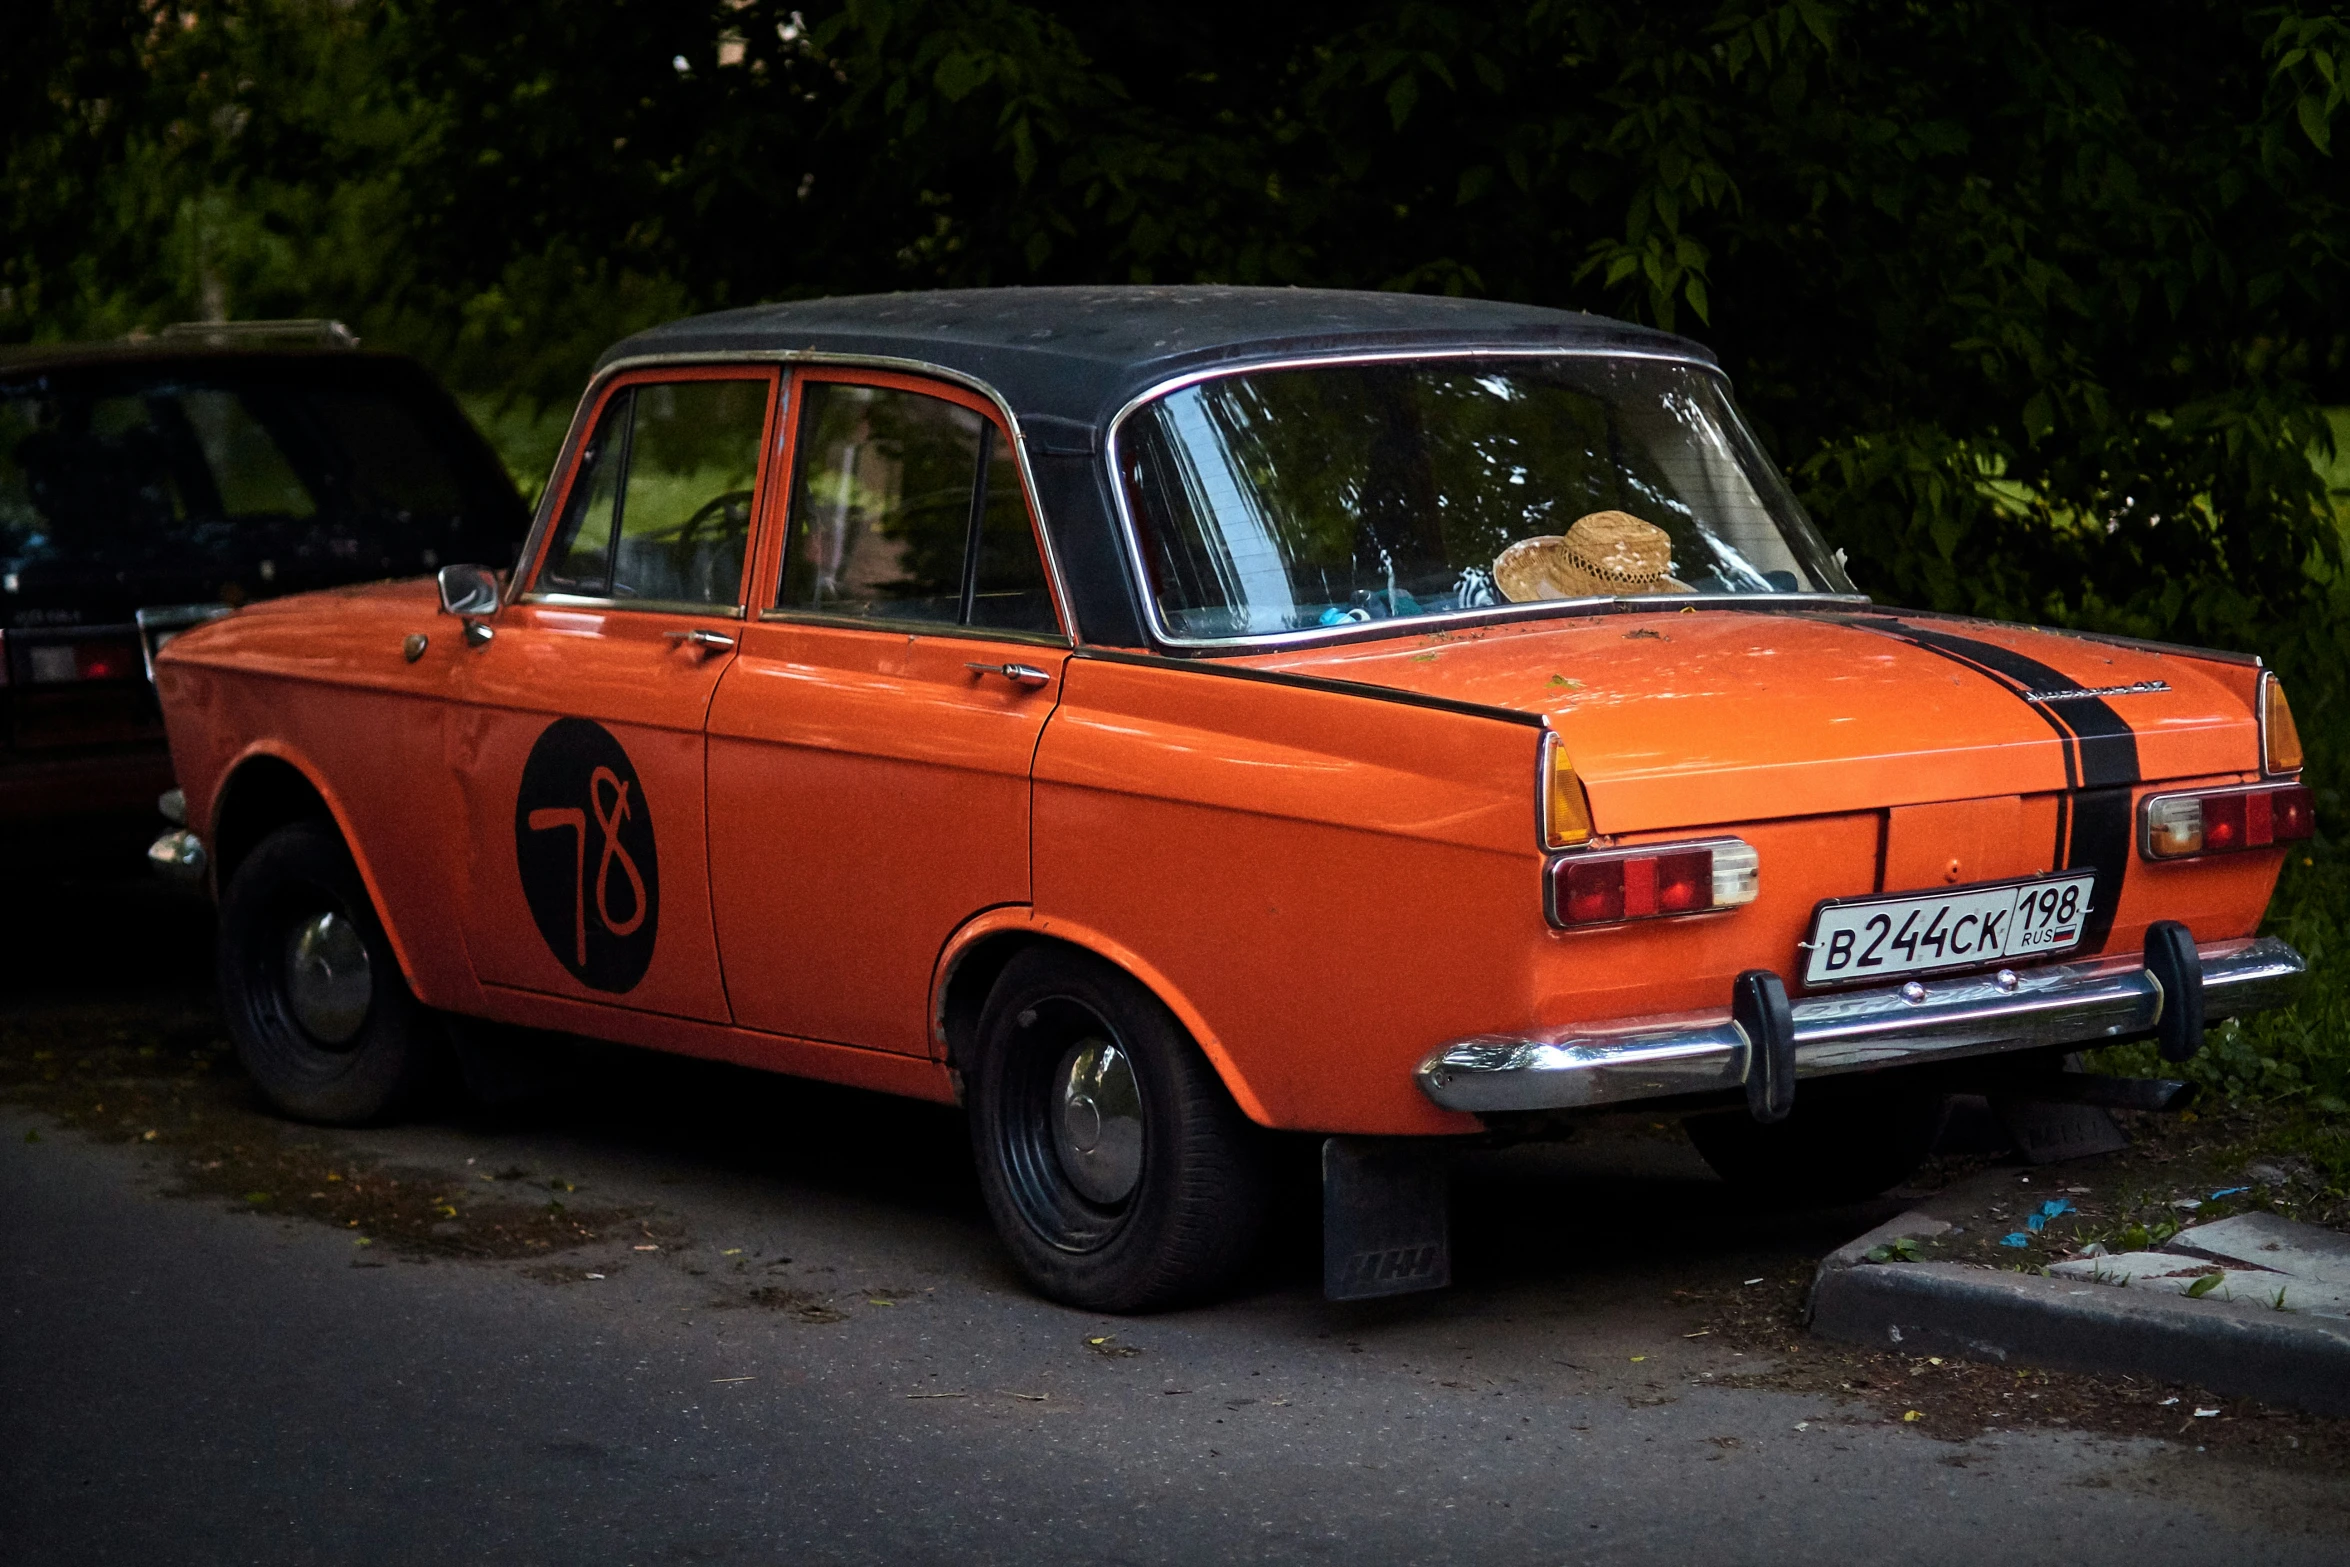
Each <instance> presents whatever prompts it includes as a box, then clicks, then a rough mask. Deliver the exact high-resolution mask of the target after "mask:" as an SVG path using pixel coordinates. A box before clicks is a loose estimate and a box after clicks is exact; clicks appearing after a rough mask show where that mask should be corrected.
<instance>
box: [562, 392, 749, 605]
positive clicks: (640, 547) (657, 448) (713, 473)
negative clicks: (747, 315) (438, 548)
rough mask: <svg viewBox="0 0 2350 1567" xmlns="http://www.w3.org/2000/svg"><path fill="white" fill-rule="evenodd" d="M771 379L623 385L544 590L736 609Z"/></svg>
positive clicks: (587, 463)
mask: <svg viewBox="0 0 2350 1567" xmlns="http://www.w3.org/2000/svg"><path fill="white" fill-rule="evenodd" d="M767 392H768V383H767V382H766V381H765V380H757V381H664V382H652V383H648V384H646V385H641V386H631V387H623V388H622V389H621V390H620V391H619V392H618V393H616V394H614V396H613V397H612V399H611V400H610V401H609V402H608V403H607V404H606V405H605V407H604V413H603V416H602V417H601V418H600V419H599V420H598V421H597V423H596V430H595V434H594V436H593V438H592V439H590V441H589V442H588V445H587V448H586V450H585V451H583V452H582V453H581V454H580V461H579V476H578V477H577V478H576V479H574V480H573V481H572V486H571V499H570V501H569V503H568V504H567V505H566V506H565V508H564V512H563V520H562V523H561V524H560V525H559V526H558V527H557V528H556V530H555V538H554V541H553V543H552V544H551V545H550V546H549V548H548V552H547V564H546V567H545V569H544V570H542V571H541V572H540V573H539V579H538V584H537V586H538V591H540V592H542V593H563V594H573V595H577V596H580V597H584V598H599V599H607V598H608V599H618V600H621V601H623V602H630V601H633V602H638V603H647V604H734V603H737V602H739V601H740V599H741V595H742V573H743V552H744V550H745V549H746V548H747V547H748V546H749V543H750V536H751V501H752V489H753V484H754V481H755V480H756V479H757V477H758V472H759V439H760V435H761V433H762V432H763V431H764V430H765V428H766V422H767Z"/></svg>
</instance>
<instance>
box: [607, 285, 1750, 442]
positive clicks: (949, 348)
mask: <svg viewBox="0 0 2350 1567" xmlns="http://www.w3.org/2000/svg"><path fill="white" fill-rule="evenodd" d="M1546 347H1557V348H1568V349H1586V350H1588V349H1602V350H1607V349H1613V350H1617V351H1620V352H1631V353H1643V352H1645V353H1652V354H1669V355H1671V356H1673V357H1675V358H1688V359H1695V360H1699V361H1701V362H1704V363H1712V362H1713V355H1712V354H1710V353H1709V352H1707V351H1706V350H1705V349H1703V348H1701V347H1699V346H1698V345H1697V344H1695V343H1692V342H1690V341H1688V340H1687V339H1686V338H1679V337H1674V336H1672V335H1670V334H1668V333H1664V332H1656V331H1651V330H1649V329H1647V328H1645V327H1637V326H1631V325H1628V324H1626V323H1624V322H1621V321H1611V320H1608V319H1607V318H1606V317H1604V316H1593V315H1585V314H1583V313H1581V312H1578V311H1567V310H1550V309H1545V308H1543V307H1542V306H1539V305H1514V304H1507V303H1504V302H1501V301H1497V300H1489V299H1454V298H1449V297H1445V296H1442V295H1433V294H1381V293H1370V292H1361V291H1348V290H1341V289H1320V288H1225V287H1219V286H1210V285H1190V286H1183V287H1164V288H1162V287H1140V286H1131V287H1088V288H977V289H960V290H938V291H933V292H928V293H908V294H860V295H850V296H845V297H842V298H837V299H811V300H801V301H795V302H792V303H787V304H774V305H752V306H748V307H746V308H744V309H740V310H722V311H719V312H716V313H715V314H712V315H704V316H689V317H687V318H686V319H684V320H682V321H672V322H670V323H668V324H667V325H665V326H657V327H654V328H652V329H651V330H649V331H645V332H639V333H637V334H636V335H635V336H634V337H629V338H624V339H623V340H621V341H620V342H618V343H616V344H614V345H613V346H612V348H611V349H609V350H608V351H607V352H606V353H605V355H604V357H603V359H602V361H601V362H600V363H599V365H598V368H599V369H601V368H602V367H603V365H608V364H611V363H614V362H615V361H618V360H622V359H634V358H638V357H641V356H647V355H700V354H742V353H778V352H792V351H799V352H816V353H834V354H847V355H869V356H875V357H887V358H895V359H911V360H919V361H922V362H924V363H927V364H934V365H938V366H941V367H943V368H945V369H949V370H954V371H957V372H959V373H961V374H963V375H966V376H970V377H972V378H974V379H976V380H979V381H982V382H984V383H986V384H987V385H989V386H992V387H994V388H995V389H996V390H997V391H999V392H1001V393H1002V394H1003V396H1004V398H1005V400H1006V401H1007V402H1009V403H1010V404H1011V405H1012V411H1013V413H1014V414H1015V415H1017V416H1019V417H1020V418H1022V419H1027V418H1030V417H1033V416H1042V417H1045V418H1048V419H1066V420H1072V421H1076V422H1079V423H1084V424H1090V425H1095V426H1097V427H1098V426H1101V425H1105V424H1107V423H1108V421H1109V419H1110V417H1111V416H1112V415H1113V414H1115V413H1116V412H1117V411H1118V409H1120V408H1121V407H1123V406H1125V404H1126V403H1128V402H1129V401H1131V400H1132V399H1133V398H1134V397H1135V396H1136V395H1138V394H1139V393H1141V392H1143V391H1146V390H1148V389H1149V388H1150V387H1152V386H1154V385H1157V384H1158V383H1160V382H1162V381H1166V380H1168V379H1171V378H1173V377H1176V376H1180V375H1183V374H1185V373H1187V372H1189V371H1193V370H1198V369H1204V368H1209V367H1213V366H1216V365H1220V364H1237V363H1247V362H1250V361H1262V360H1267V359H1283V358H1289V357H1292V356H1298V357H1311V356H1318V355H1323V354H1334V353H1349V352H1362V353H1378V352H1383V351H1389V350H1404V351H1409V350H1413V349H1446V350H1458V349H1462V348H1497V349H1518V350H1523V349H1528V348H1546Z"/></svg>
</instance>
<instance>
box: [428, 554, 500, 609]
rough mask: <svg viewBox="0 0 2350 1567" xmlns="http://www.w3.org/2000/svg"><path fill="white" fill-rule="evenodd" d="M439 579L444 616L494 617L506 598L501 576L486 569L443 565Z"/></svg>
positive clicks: (485, 567) (484, 567)
mask: <svg viewBox="0 0 2350 1567" xmlns="http://www.w3.org/2000/svg"><path fill="white" fill-rule="evenodd" d="M440 580H441V613H442V614H444V615H468V616H489V615H495V614H496V613H497V612H498V605H499V603H500V602H501V601H502V600H503V599H504V598H505V593H504V591H503V590H502V589H501V588H500V587H499V586H498V574H497V573H496V572H494V571H492V570H491V569H490V568H489V567H487V566H443V567H442V568H441V579H440Z"/></svg>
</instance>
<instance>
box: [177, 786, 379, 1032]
mask: <svg viewBox="0 0 2350 1567" xmlns="http://www.w3.org/2000/svg"><path fill="white" fill-rule="evenodd" d="M302 821H323V822H325V823H327V824H328V825H329V826H331V827H332V828H333V829H334V831H335V836H336V837H338V838H340V839H341V840H342V843H343V848H344V849H345V850H346V851H347V852H348V853H349V854H350V856H351V863H352V864H354V865H356V866H357V867H358V868H359V881H360V884H361V885H362V886H364V887H365V888H366V889H367V900H368V902H369V903H370V904H372V905H373V906H374V908H375V917H376V920H377V922H378V923H379V924H381V925H382V926H383V931H384V937H385V939H386V940H388V941H389V942H390V943H391V945H392V952H393V954H394V955H395V956H397V957H398V958H399V960H400V970H401V974H402V976H403V977H404V978H405V979H406V980H407V981H408V983H409V986H410V988H411V989H413V988H414V987H415V983H416V967H415V965H414V963H412V962H411V961H410V958H409V952H408V945H407V943H406V942H405V941H403V940H402V939H401V936H400V930H399V927H398V926H397V925H396V924H394V923H393V921H392V919H391V916H390V912H389V910H388V909H387V907H386V906H385V902H384V896H383V889H382V887H380V886H379V885H378V884H377V882H376V877H375V872H374V869H373V867H371V866H370V865H369V863H368V858H367V852H366V850H365V848H364V847H363V846H362V845H361V844H360V842H359V838H358V835H357V834H355V833H354V832H353V831H352V830H351V822H350V818H349V816H348V814H347V813H346V812H345V810H344V808H343V806H342V803H341V802H340V801H338V800H337V799H336V798H335V796H334V792H333V791H332V790H331V789H330V788H329V787H328V786H327V785H326V784H325V783H324V781H323V780H321V779H320V778H319V776H318V774H317V772H316V770H315V769H314V768H312V767H310V766H308V765H306V764H305V762H304V761H303V760H301V759H299V758H297V757H295V756H292V755H290V754H288V753H287V752H285V751H283V750H281V749H279V748H277V747H275V746H269V745H258V746H255V747H253V748H252V749H251V750H249V751H247V752H246V753H245V754H244V755H243V756H240V757H238V758H237V760H236V761H235V762H234V763H232V764H230V766H229V768H228V770H227V772H226V773H224V774H223V775H222V777H221V781H220V785H219V787H218V788H217V789H216V790H215V791H214V792H213V800H212V821H211V831H210V833H209V834H208V835H207V838H208V844H209V847H210V848H211V850H212V875H213V888H214V891H215V892H216V893H218V892H221V891H225V890H226V889H227V887H228V883H229V878H230V877H231V876H234V875H235V874H236V871H237V867H238V866H239V865H241V864H243V863H244V861H245V859H246V857H247V856H249V855H250V854H251V853H252V852H253V850H254V848H255V847H256V846H258V845H259V844H260V843H261V841H262V840H263V839H264V838H267V837H268V836H269V835H270V834H271V833H273V832H276V831H277V830H278V829H279V828H281V827H290V826H292V825H293V824H294V823H296V822H302Z"/></svg>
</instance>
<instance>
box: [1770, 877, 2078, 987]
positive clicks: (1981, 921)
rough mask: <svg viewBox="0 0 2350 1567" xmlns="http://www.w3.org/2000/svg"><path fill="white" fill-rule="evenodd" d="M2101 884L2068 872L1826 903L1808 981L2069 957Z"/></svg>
mask: <svg viewBox="0 0 2350 1567" xmlns="http://www.w3.org/2000/svg"><path fill="white" fill-rule="evenodd" d="M2095 881H2096V878H2095V876H2093V875H2092V874H2091V873H2090V872H2088V871H2068V872H2065V873H2064V874H2062V875H2058V876H2042V877H2036V878H2034V879H2033V880H2031V881H2022V882H2009V883H2007V884H2005V885H2003V886H1997V887H1953V888H1951V889H1950V890H1949V891H1948V892H1926V893H1913V894H1911V895H1910V896H1908V897H1904V898H1868V899H1856V900H1854V901H1853V902H1850V903H1829V904H1823V905H1822V906H1821V908H1820V912H1819V915H1818V917H1817V918H1816V919H1814V920H1813V922H1812V932H1811V940H1810V942H1809V943H1807V945H1808V947H1809V949H1810V950H1809V954H1808V957H1807V960H1806V961H1805V963H1804V968H1803V982H1804V983H1805V984H1806V985H1840V984H1846V983H1849V982H1850V981H1852V980H1856V979H1876V978H1880V977H1882V976H1884V975H1887V974H1917V973H1923V972H1925V971H1926V970H1929V969H1945V968H1965V967H1968V966H1971V965H1973V964H1978V963H1996V962H1999V961H2000V960H2002V959H2005V958H2041V957H2046V956H2048V955H2049V954H2051V953H2056V952H2069V951H2071V950H2072V949H2073V948H2074V947H2077V946H2079V945H2080V944H2081V926H2082V924H2083V922H2085V921H2086V920H2087V919H2088V917H2089V889H2090V887H2091V886H2092V885H2093V884H2094V883H2095Z"/></svg>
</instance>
